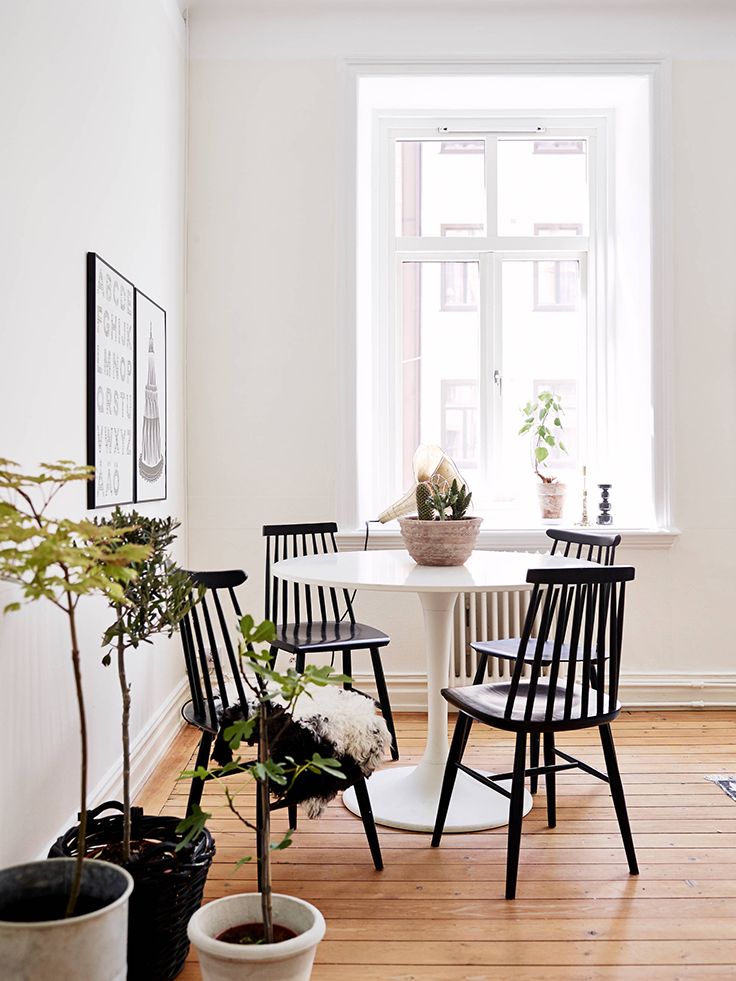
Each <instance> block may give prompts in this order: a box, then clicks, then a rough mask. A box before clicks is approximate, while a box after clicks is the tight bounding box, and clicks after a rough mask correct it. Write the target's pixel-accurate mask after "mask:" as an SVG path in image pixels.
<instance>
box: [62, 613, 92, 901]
mask: <svg viewBox="0 0 736 981" xmlns="http://www.w3.org/2000/svg"><path fill="white" fill-rule="evenodd" d="M67 614H68V616H69V629H70V631H71V640H72V665H73V666H74V686H75V689H76V693H77V707H78V709H79V734H80V737H81V740H82V767H81V787H80V798H79V799H80V802H81V810H80V812H79V832H78V834H77V861H76V865H75V867H74V880H73V882H72V889H71V892H70V894H69V900H68V902H67V906H66V912H65V913H64V915H65V916H67V917H68V916H73V915H74V909H75V907H76V905H77V900H78V898H79V891H80V889H81V886H82V863H83V861H84V854H85V851H86V848H87V715H86V712H85V706H84V691H83V689H82V669H81V665H80V661H79V642H78V640H77V620H76V610H75V604H74V600H73V598H72V597H71V595H70V596H69V598H68V605H67Z"/></svg>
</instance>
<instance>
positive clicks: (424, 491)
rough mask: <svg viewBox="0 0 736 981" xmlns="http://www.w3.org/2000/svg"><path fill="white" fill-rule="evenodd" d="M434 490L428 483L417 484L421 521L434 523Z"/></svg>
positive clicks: (418, 508) (418, 512)
mask: <svg viewBox="0 0 736 981" xmlns="http://www.w3.org/2000/svg"><path fill="white" fill-rule="evenodd" d="M432 490H433V488H432V485H431V484H430V483H429V482H428V481H427V482H423V483H421V484H417V517H418V518H419V520H420V521H434V508H433V506H432Z"/></svg>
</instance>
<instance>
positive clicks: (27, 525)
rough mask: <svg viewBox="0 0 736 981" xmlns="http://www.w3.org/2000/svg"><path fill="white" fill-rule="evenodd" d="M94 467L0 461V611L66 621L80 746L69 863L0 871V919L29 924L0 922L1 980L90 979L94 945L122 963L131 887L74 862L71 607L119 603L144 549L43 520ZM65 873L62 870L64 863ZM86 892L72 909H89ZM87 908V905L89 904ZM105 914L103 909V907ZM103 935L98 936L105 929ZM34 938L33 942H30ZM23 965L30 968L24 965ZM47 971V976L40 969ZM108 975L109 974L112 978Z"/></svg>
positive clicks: (117, 532) (82, 729) (112, 962)
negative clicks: (1, 601) (7, 594)
mask: <svg viewBox="0 0 736 981" xmlns="http://www.w3.org/2000/svg"><path fill="white" fill-rule="evenodd" d="M92 476H93V471H92V469H91V468H89V467H80V466H77V465H76V464H74V463H71V462H70V461H67V460H61V461H59V462H57V463H45V464H41V466H40V467H39V470H38V472H37V473H33V474H27V473H23V472H22V471H21V470H20V468H19V466H18V464H16V463H14V462H12V461H10V460H7V459H0V580H2V581H4V582H7V583H11V584H13V585H14V586H16V587H17V588H18V590H19V592H20V597H21V598H20V600H18V601H15V602H11V603H9V604H7V605H6V606H5V609H4V612H6V613H7V612H9V611H12V610H17V609H19V608H20V607H21V606H22V603H23V602H33V601H34V600H38V599H45V600H47V601H48V602H50V603H51V604H52V605H53V606H54V607H56V608H57V609H59V610H60V611H61V612H62V613H63V614H64V615H65V617H66V619H67V624H68V628H69V645H70V654H71V664H72V671H73V675H74V690H75V695H76V701H77V711H78V716H79V733H80V744H81V754H80V755H81V767H80V798H79V814H80V820H79V827H78V829H77V832H76V837H77V858H76V861H74V862H71V861H70V860H67V861H66V862H61V863H49V862H38V863H31V864H30V865H26V866H18V867H16V868H14V869H9V870H6V871H5V872H3V873H0V880H1V881H0V897H1V898H0V905H1V906H2V909H1V910H0V920H3V921H8V920H17V919H19V918H20V919H23V920H25V921H29V920H30V921H31V923H30V926H29V929H28V932H24V930H22V929H20V927H21V924H18V923H12V922H11V923H7V922H5V923H2V924H0V960H1V961H2V963H3V967H4V969H5V970H6V971H8V972H9V976H13V977H15V976H26V972H27V971H31V970H37V971H40V974H38V976H46V974H45V969H44V967H43V965H44V963H47V964H48V965H49V971H51V970H55V971H58V972H61V973H64V971H67V973H68V974H69V976H71V974H72V973H74V971H75V970H77V971H79V976H82V975H84V976H85V977H87V978H89V979H90V981H94V979H95V978H97V977H102V976H103V975H102V974H98V973H97V971H98V967H97V966H96V962H95V958H96V956H97V955H96V954H95V953H94V949H95V946H97V947H98V948H101V947H104V948H105V950H106V953H107V963H106V964H105V965H104V968H102V970H104V977H109V976H111V975H110V971H112V972H113V974H115V971H116V969H122V970H123V971H124V969H125V944H124V937H123V939H122V943H120V942H118V941H117V940H116V941H115V942H114V944H113V946H112V947H111V946H110V944H109V939H110V932H111V933H112V935H113V936H114V937H116V938H117V935H118V934H119V933H121V932H122V931H121V924H124V923H125V917H126V907H127V899H128V896H129V895H130V891H131V889H132V881H131V879H130V876H129V875H128V874H127V873H125V872H123V871H122V870H116V869H114V867H112V866H109V865H106V863H100V862H90V863H88V864H86V863H84V864H83V859H84V856H85V850H86V831H87V763H88V733H87V713H86V704H85V698H84V689H83V685H82V672H81V657H80V649H79V629H78V604H79V601H80V599H81V597H83V596H89V595H102V596H105V597H107V599H108V600H109V601H110V602H112V603H124V602H125V586H126V584H128V583H130V582H131V581H132V580H133V579H134V578H135V576H136V573H135V570H134V569H133V568H132V564H133V563H134V562H136V561H142V560H143V559H144V558H145V557H146V556H147V555H148V552H149V549H148V546H146V545H141V544H136V543H132V542H126V541H124V535H123V530H122V529H114V528H110V527H100V526H99V525H96V524H95V523H94V522H92V521H87V520H84V519H83V520H80V521H71V520H69V519H65V518H53V517H50V516H49V513H48V511H49V507H50V505H51V503H52V501H54V499H55V498H56V496H57V494H58V493H59V492H60V491H61V490H62V489H63V488H65V487H66V486H68V485H70V484H75V483H77V482H80V481H82V482H83V481H87V480H90V479H91V478H92ZM70 865H71V866H73V874H71V875H69V874H68V871H69V866H70ZM105 883H107V884H109V890H108V888H107V885H105V888H104V894H105V896H106V898H105V899H103V900H101V901H100V902H99V903H97V906H96V908H103V907H107V909H106V913H105V916H104V917H93V918H89V917H84V918H83V919H81V920H79V921H78V920H77V917H75V915H74V914H75V912H79V911H78V909H77V904H78V901H79V899H80V896H81V897H85V896H86V893H88V892H91V894H96V895H98V896H100V895H102V894H103V893H101V892H100V890H101V888H102V885H103V884H105ZM53 893H56V894H57V895H64V894H65V893H66V897H65V898H66V901H65V904H64V905H65V909H64V908H59V909H58V910H57V909H56V908H55V906H54V904H53V903H52V902H51V896H52V894H53ZM90 901H91V900H89V898H85V907H84V908H83V909H82V911H81V912H85V913H86V912H90V909H89V906H88V905H87V904H88V903H89V902H90ZM14 903H16V904H17V903H20V904H22V905H23V906H24V909H25V910H26V912H25V913H24V915H22V916H20V917H19V916H18V915H16V914H14V910H13V905H14ZM93 908H95V906H94V904H93ZM108 910H109V912H108ZM54 920H59V921H60V923H62V924H64V923H68V924H70V928H69V929H64V930H59V929H57V928H56V927H53V928H51V927H50V928H49V929H47V930H45V932H44V933H43V934H41V933H39V931H37V930H34V929H33V927H34V926H35V925H36V923H37V922H38V921H54ZM106 930H107V931H108V932H107V933H105V931H106ZM39 938H41V939H40V940H39ZM30 965H33V966H32V967H31V966H30ZM49 976H50V974H49ZM115 976H117V975H115Z"/></svg>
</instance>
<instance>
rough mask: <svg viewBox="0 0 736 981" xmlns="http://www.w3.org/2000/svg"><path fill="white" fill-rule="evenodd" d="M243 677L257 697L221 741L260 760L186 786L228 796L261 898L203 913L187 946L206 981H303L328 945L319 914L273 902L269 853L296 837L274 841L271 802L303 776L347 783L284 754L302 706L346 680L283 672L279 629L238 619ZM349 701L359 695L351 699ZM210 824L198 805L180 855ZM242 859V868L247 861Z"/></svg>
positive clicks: (285, 899) (329, 673)
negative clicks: (243, 787) (277, 663)
mask: <svg viewBox="0 0 736 981" xmlns="http://www.w3.org/2000/svg"><path fill="white" fill-rule="evenodd" d="M239 626H240V633H241V643H240V656H241V673H242V676H243V679H244V681H245V683H246V685H247V686H248V688H249V690H250V692H251V694H252V696H253V704H252V711H250V712H249V713H247V716H246V717H245V718H241V719H239V720H238V721H235V722H233V723H232V724H231V725H229V726H228V727H227V728H225V730H224V739H225V740H226V741H227V742H228V744H229V746H230V748H231V749H232V750H233V751H234V752H237V751H238V749H239V747H240V746H241V744H242V743H246V744H248V743H254V742H255V743H256V744H257V755H256V758H255V759H244V758H243V757H241V756H240V755H237V756H235V757H233V759H232V760H231V761H229V762H226V763H225V764H224V765H223V766H220V767H218V768H216V769H209V770H208V769H206V768H204V767H199V768H197V769H196V770H192V771H188V772H186V773H183V774H182V777H188V778H194V777H198V778H199V779H203V780H204V779H214V780H217V781H220V782H221V783H222V784H223V787H224V795H225V800H226V802H227V806H228V808H229V809H230V811H231V812H232V814H233V815H234V816H235V817H236V818H237V819H238V821H240V823H241V824H242V825H243V827H244V828H245V829H247V830H248V831H251V832H252V833H253V834H254V835H255V836H256V841H257V860H258V863H259V870H258V871H259V883H260V889H259V892H256V893H244V894H240V895H233V896H226V897H224V898H222V899H217V900H214V901H213V902H211V903H208V904H207V905H206V906H203V907H202V908H201V909H200V910H199V911H198V912H197V913H195V914H194V916H193V917H192V919H191V920H190V921H189V937H190V939H191V941H192V943H193V944H194V946H195V948H196V949H197V952H198V955H199V965H200V969H201V971H202V977H203V979H204V981H223V979H241V978H249V979H251V978H252V979H254V981H256V979H262V978H276V977H278V978H279V979H281V981H306V979H308V978H309V976H310V974H311V970H312V963H313V961H314V957H315V953H316V949H317V945H318V944H319V942H320V940H321V939H322V937H323V936H324V933H325V922H324V919H323V917H322V914H321V913H320V912H319V910H318V909H316V908H315V907H314V906H312V905H311V904H310V903H307V902H305V901H304V900H301V899H297V898H295V897H293V896H285V895H280V894H274V893H273V891H272V885H271V859H270V856H271V852H272V851H277V850H282V849H285V848H288V847H289V846H290V845H291V843H292V834H293V831H292V830H289V831H287V832H286V833H285V834H284V835H283V836H282V837H281V838H280V839H279V840H278V841H275V842H274V841H272V840H271V822H270V808H269V804H270V798H271V793H272V790H273V788H274V787H276V788H278V789H279V791H280V793H282V794H287V793H288V791H289V789H290V788H292V787H294V785H295V783H296V782H297V781H298V780H299V778H300V777H301V776H302V775H304V774H307V773H309V774H327V775H329V776H330V777H332V778H335V777H337V778H338V779H339V778H341V777H342V776H343V775H342V774H341V770H340V763H339V761H338V760H336V759H332V758H325V757H323V756H321V755H320V754H319V753H313V754H312V755H311V757H310V758H309V759H304V760H298V759H294V757H293V756H290V755H286V754H285V752H284V748H283V746H281V745H280V744H281V741H282V737H283V735H284V732H285V731H286V729H287V727H288V725H289V723H290V720H291V719H292V713H293V711H294V707H295V705H296V702H297V700H298V699H299V698H300V697H302V696H304V695H305V694H306V695H307V696H309V689H310V687H311V686H318V687H323V686H325V685H328V684H332V683H339V682H344V681H346V680H348V679H346V678H345V677H344V676H342V675H338V674H336V673H335V672H334V670H333V669H332V668H331V667H329V666H325V667H314V666H312V665H308V666H307V667H306V668H305V669H304V671H303V672H296V671H294V670H293V669H292V668H289V669H288V670H287V672H286V673H279V672H277V671H275V670H274V668H273V666H272V656H271V653H270V651H269V649H268V647H264V648H262V649H260V650H258V649H257V646H256V645H259V644H266V645H268V644H270V643H271V642H272V641H273V639H274V638H275V628H274V625H273V624H272V623H270V622H269V621H264V622H263V623H260V624H255V622H254V620H253V618H252V617H251V616H245V617H243V618H242V619H241V620H240V625H239ZM351 694H352V693H351ZM234 774H246V775H247V776H248V777H250V778H252V779H253V780H255V782H256V794H257V798H258V814H259V815H260V819H259V820H257V821H256V822H253V821H251V820H249V819H248V818H247V817H246V816H245V815H244V813H243V811H242V809H241V806H240V805H239V803H238V801H237V793H236V792H233V790H232V789H231V787H230V786H229V784H228V778H229V777H232V776H233V775H234ZM210 816H211V815H210V814H208V813H206V812H204V811H203V810H202V809H201V808H200V807H199V806H196V807H195V808H194V809H193V812H192V814H191V815H190V816H189V817H187V818H186V819H185V820H184V821H182V822H181V824H180V830H181V831H182V832H183V833H184V839H183V842H182V846H183V845H185V844H186V842H187V841H189V840H190V839H191V837H192V836H194V835H197V834H199V833H200V832H201V829H202V828H203V827H204V825H205V822H206V821H207V819H208V818H209V817H210ZM250 860H251V859H250V857H244V858H243V859H241V860H240V862H239V863H238V864H239V865H240V864H243V863H244V862H249V861H250Z"/></svg>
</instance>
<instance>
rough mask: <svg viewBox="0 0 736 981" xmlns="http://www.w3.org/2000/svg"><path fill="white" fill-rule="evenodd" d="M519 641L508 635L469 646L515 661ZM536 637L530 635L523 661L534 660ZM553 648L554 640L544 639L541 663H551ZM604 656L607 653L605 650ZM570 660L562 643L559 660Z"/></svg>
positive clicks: (503, 659)
mask: <svg viewBox="0 0 736 981" xmlns="http://www.w3.org/2000/svg"><path fill="white" fill-rule="evenodd" d="M520 642H521V637H508V638H506V639H505V640H482V641H476V642H475V643H474V644H471V645H470V646H471V647H472V648H473V650H474V651H477V652H478V653H479V654H488V655H489V656H490V657H497V658H500V660H502V661H515V660H516V659H517V657H518V654H519V643H520ZM536 645H537V638H536V637H531V638H530V639H529V643H528V644H527V647H526V653H525V655H524V663H525V664H531V663H532V661H533V660H534V654H535V651H536ZM553 649H554V641H551V640H548V641H545V644H544V647H543V649H542V664H543V665H546V664H551V663H552V651H553ZM606 656H608V653H607V652H606ZM569 660H570V648H569V647H568V645H567V644H563V645H562V648H561V649H560V661H569Z"/></svg>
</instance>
